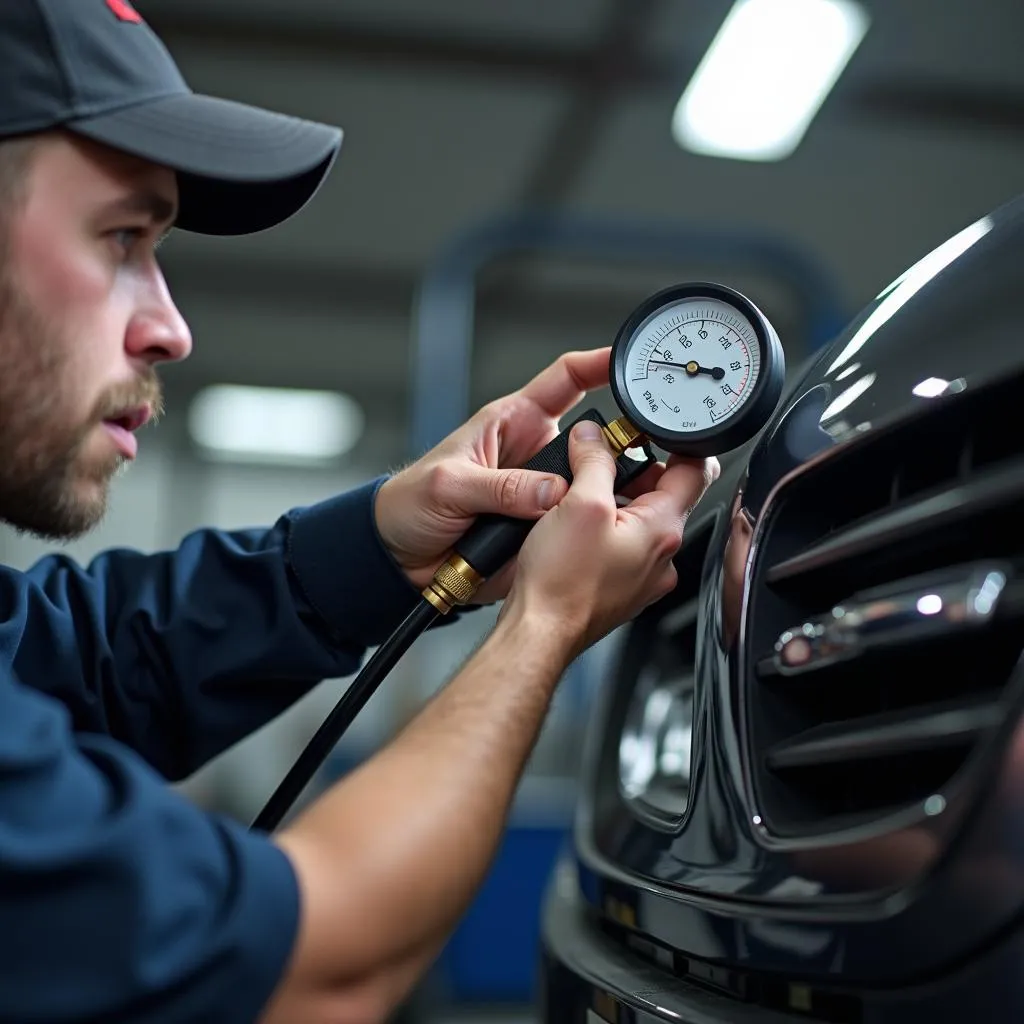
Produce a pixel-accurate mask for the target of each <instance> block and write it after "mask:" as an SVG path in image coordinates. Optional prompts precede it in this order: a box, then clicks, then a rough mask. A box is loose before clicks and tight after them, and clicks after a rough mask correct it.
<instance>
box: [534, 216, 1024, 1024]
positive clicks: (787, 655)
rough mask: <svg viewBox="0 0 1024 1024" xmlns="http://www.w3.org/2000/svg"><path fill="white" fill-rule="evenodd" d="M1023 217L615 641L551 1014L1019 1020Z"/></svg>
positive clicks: (1022, 970) (930, 298)
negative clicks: (672, 585) (665, 593)
mask: <svg viewBox="0 0 1024 1024" xmlns="http://www.w3.org/2000/svg"><path fill="white" fill-rule="evenodd" d="M1022 438H1024V198H1022V199H1021V200H1016V201H1013V202H1011V203H1009V204H1007V205H1006V206H1004V207H1002V208H1000V209H998V210H996V211H995V212H993V213H992V214H991V215H990V216H987V217H984V218H982V219H981V220H980V221H978V222H977V223H974V224H971V225H969V226H967V227H966V228H964V230H963V231H961V232H960V233H958V234H957V235H956V236H954V237H953V238H951V239H949V241H948V242H946V243H945V244H943V245H942V246H940V247H939V248H938V249H936V250H935V251H934V252H932V253H930V254H929V255H927V256H926V257H925V258H924V259H922V260H921V261H920V262H919V263H917V264H916V265H914V266H913V267H911V268H910V269H909V270H907V271H906V273H905V274H903V275H902V276H901V277H899V278H898V279H897V280H896V281H895V282H893V284H892V285H890V286H889V287H888V288H887V289H886V290H885V291H884V292H883V293H882V294H881V295H879V296H878V297H877V299H876V300H875V301H874V302H873V303H872V304H871V305H870V306H869V307H868V308H866V309H865V310H864V311H863V313H862V314H861V315H860V316H859V317H858V318H857V319H856V320H855V321H854V322H853V323H851V324H850V325H849V327H848V328H847V329H846V330H845V331H844V332H843V333H842V335H841V336H840V337H839V338H838V339H837V340H835V341H834V343H832V344H830V345H829V346H828V347H827V349H826V350H824V351H822V352H820V353H818V354H816V355H815V357H814V359H813V361H812V362H811V363H810V365H807V366H805V367H802V368H800V370H799V372H797V373H795V374H792V375H791V379H790V383H789V385H788V386H787V390H786V392H785V393H784V395H783V398H782V401H781V402H780V404H779V406H778V408H777V410H776V412H775V414H774V416H773V418H772V419H771V421H770V422H769V424H768V425H767V426H766V427H765V428H764V430H762V431H761V433H760V434H759V436H758V437H756V438H755V439H754V440H753V441H751V442H750V443H749V444H748V445H747V446H746V447H745V448H744V449H742V450H740V451H739V452H738V453H735V457H733V458H732V459H730V460H725V461H724V463H723V472H722V475H721V477H720V479H719V480H718V481H717V483H715V484H714V485H713V486H712V488H711V489H710V490H709V492H708V493H707V495H706V496H705V498H704V500H703V501H702V502H701V504H700V505H699V506H698V508H697V510H696V512H695V513H694V514H693V516H692V517H691V520H690V522H689V524H688V526H687V530H686V538H685V542H684V545H683V548H682V549H681V551H680V554H679V558H678V566H679V586H678V587H677V589H676V590H675V592H674V593H672V594H671V595H670V596H669V597H668V598H666V599H664V600H663V601H661V602H659V603H658V604H656V605H653V606H651V607H650V608H649V609H648V610H647V611H646V612H645V613H644V614H643V615H641V616H640V617H639V618H638V619H637V620H636V621H635V622H633V623H632V624H631V625H630V626H629V628H628V629H627V630H625V631H624V632H623V635H622V642H621V644H620V645H619V647H618V650H617V654H616V657H615V662H614V665H613V668H612V671H611V672H610V674H609V677H608V678H607V680H606V682H605V685H604V687H603V688H602V691H601V700H600V702H599V706H597V707H596V708H595V710H594V713H593V717H592V720H591V722H590V723H589V733H588V745H587V752H586V756H585V767H584V771H583V777H582V786H581V796H580V802H579V806H578V811H577V817H576V823H575V829H574V835H573V842H572V848H571V850H569V851H568V852H567V854H566V856H565V857H564V858H563V860H562V861H561V862H560V864H559V866H558V868H557V871H556V874H555V876H554V878H553V879H552V883H551V885H550V888H549V892H548V894H547V897H546V901H545V907H544V920H543V954H542V957H543V963H542V994H541V997H540V1000H541V1015H542V1019H543V1020H545V1021H547V1022H550V1024H602V1022H608V1024H623V1022H644V1024H653V1022H663V1021H682V1022H685V1024H742V1022H747V1021H756V1022H758V1024H767V1022H771V1021H778V1022H780V1024H781V1022H786V1024H789V1022H795V1021H801V1022H806V1021H819V1020H820V1021H842V1022H845V1021H851V1022H852V1021H864V1022H886V1024H888V1022H898V1024H916V1022H921V1024H940V1022H947V1021H956V1022H961V1021H969V1022H972V1024H973V1022H979V1021H1000V1022H1002V1021H1007V1022H1010V1021H1013V1022H1019V1021H1021V1020H1024V923H1022V911H1024V719H1022V717H1021V711H1022V701H1024V692H1022V686H1024V671H1022V668H1021V661H1020V659H1021V653H1022V646H1024V639H1022V638H1024V632H1022V620H1024V540H1022V534H1024V440H1022Z"/></svg>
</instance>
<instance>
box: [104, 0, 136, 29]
mask: <svg viewBox="0 0 1024 1024" xmlns="http://www.w3.org/2000/svg"><path fill="white" fill-rule="evenodd" d="M107 6H108V7H109V8H110V9H111V10H112V11H113V12H114V13H115V14H116V15H117V16H118V17H119V18H120V19H121V20H122V21H131V22H134V23H135V24H136V25H140V24H141V23H142V15H141V14H139V12H138V11H137V10H135V8H134V7H132V5H131V4H130V3H128V0H107Z"/></svg>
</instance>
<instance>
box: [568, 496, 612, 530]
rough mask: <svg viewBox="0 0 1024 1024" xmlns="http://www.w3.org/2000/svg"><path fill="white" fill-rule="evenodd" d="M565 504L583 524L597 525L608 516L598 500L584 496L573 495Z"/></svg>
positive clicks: (602, 504)
mask: <svg viewBox="0 0 1024 1024" xmlns="http://www.w3.org/2000/svg"><path fill="white" fill-rule="evenodd" d="M567 503H568V504H569V506H570V508H571V509H572V512H573V515H574V516H575V517H576V518H578V519H579V520H581V521H582V522H584V523H599V522H602V521H603V520H604V519H606V518H607V516H608V508H607V506H606V505H605V504H604V502H602V501H600V500H599V499H598V498H596V497H594V496H592V495H588V494H584V495H580V494H575V495H572V496H571V500H570V499H567Z"/></svg>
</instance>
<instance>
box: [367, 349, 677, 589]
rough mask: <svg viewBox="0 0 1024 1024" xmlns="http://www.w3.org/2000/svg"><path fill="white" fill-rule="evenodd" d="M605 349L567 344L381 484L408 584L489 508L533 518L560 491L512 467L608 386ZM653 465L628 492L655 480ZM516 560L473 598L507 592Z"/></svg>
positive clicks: (553, 481)
mask: <svg viewBox="0 0 1024 1024" xmlns="http://www.w3.org/2000/svg"><path fill="white" fill-rule="evenodd" d="M610 356H611V349H610V348H601V349H595V350H592V351H587V352H568V353H566V354H565V355H563V356H561V357H560V358H559V359H558V360H557V361H556V362H554V363H552V364H551V365H550V366H548V367H547V368H546V369H544V370H543V371H541V373H539V374H538V375H537V376H536V377H534V378H533V380H531V381H530V382H529V383H528V384H526V385H525V386H524V387H523V388H521V389H520V390H519V391H516V392H514V393H513V394H511V395H507V396H506V397H504V398H499V399H497V400H496V401H493V402H490V403H489V404H488V405H485V406H484V407H483V408H482V409H481V410H480V411H479V412H478V413H476V415H475V416H473V417H472V419H470V420H469V421H468V422H467V423H466V424H464V425H463V426H462V427H460V428H459V429H458V430H457V431H455V432H454V433H453V434H451V435H450V436H449V437H447V438H446V439H445V440H444V441H442V442H441V443H440V444H439V445H438V446H437V447H436V448H434V449H432V450H431V451H430V452H428V453H427V454H426V455H424V456H423V457H422V458H421V459H418V460H417V461H416V462H414V463H413V464H412V465H410V466H408V467H407V468H406V469H404V470H402V471H401V472H400V473H398V474H396V475H395V476H394V477H393V478H392V479H390V480H388V481H387V482H386V483H385V484H384V485H383V486H382V487H381V488H380V490H379V491H378V492H377V503H376V510H375V511H376V518H377V529H378V530H379V532H380V535H381V537H382V539H383V541H384V543H385V544H386V545H387V547H388V548H389V550H390V551H391V553H392V554H393V555H394V557H395V559H396V560H397V561H398V564H399V565H400V566H401V567H402V569H403V570H404V571H405V573H406V575H407V576H408V577H409V579H410V581H411V582H412V584H413V585H414V586H415V587H417V589H421V588H422V587H425V586H426V585H427V584H428V583H429V582H430V580H431V577H432V576H433V574H434V571H435V570H436V569H437V567H438V566H439V565H440V564H441V563H442V562H443V561H444V559H445V558H446V557H447V555H448V554H449V553H450V551H451V548H452V546H453V545H454V544H455V542H456V541H457V540H458V539H459V538H460V537H461V536H462V535H463V534H464V533H465V532H466V531H467V530H468V529H469V528H470V526H472V525H473V521H474V519H475V518H476V517H477V516H478V515H481V514H482V513H485V512H497V513H501V514H503V515H510V516H516V517H517V518H520V519H537V518H539V517H540V516H541V515H543V514H544V512H546V511H547V510H548V509H550V508H552V507H553V506H555V505H556V504H558V502H559V501H561V500H562V498H563V497H564V496H565V493H566V490H567V485H566V483H565V481H564V480H563V479H562V478H561V477H560V476H557V475H554V474H550V473H537V472H532V471H529V470H523V469H518V468H506V467H518V466H521V465H522V464H523V463H524V462H526V461H527V460H529V459H530V458H531V457H532V456H533V455H534V454H535V453H536V452H538V451H539V450H540V449H541V448H543V447H544V445H546V444H547V443H548V442H549V441H551V440H552V439H553V438H554V437H556V436H557V434H558V421H559V418H560V417H562V416H564V415H565V414H566V413H567V412H569V411H570V410H571V409H572V408H573V407H574V406H576V405H577V404H578V403H579V402H580V401H581V400H582V399H583V398H584V396H585V395H586V393H587V392H588V391H592V390H594V389H596V388H599V387H606V386H607V385H608V370H609V366H608V363H609V359H610ZM663 469H664V467H663V466H660V465H659V466H652V467H651V469H650V470H648V472H647V473H645V474H644V475H643V477H641V479H640V480H639V481H637V482H636V483H635V484H634V485H633V488H632V489H631V493H642V491H643V490H644V489H646V488H649V487H651V486H653V484H654V482H655V481H656V480H657V478H658V476H660V473H661V472H662V471H663ZM514 570H515V563H514V562H513V563H512V564H511V565H510V566H508V567H507V568H506V569H505V570H503V571H502V572H501V573H499V574H498V575H497V576H495V577H494V578H493V579H492V580H490V581H488V582H487V583H485V584H484V585H483V586H482V587H481V588H480V590H479V591H478V593H477V600H479V601H482V602H487V601H494V600H497V599H498V598H501V597H504V596H505V594H506V593H507V591H508V588H509V586H510V584H511V581H512V577H513V574H514Z"/></svg>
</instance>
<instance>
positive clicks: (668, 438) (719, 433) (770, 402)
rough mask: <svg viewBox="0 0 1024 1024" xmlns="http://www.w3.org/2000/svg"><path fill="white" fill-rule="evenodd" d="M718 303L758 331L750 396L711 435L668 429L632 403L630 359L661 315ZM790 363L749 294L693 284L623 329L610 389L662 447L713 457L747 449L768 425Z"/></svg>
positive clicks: (651, 303)
mask: <svg viewBox="0 0 1024 1024" xmlns="http://www.w3.org/2000/svg"><path fill="white" fill-rule="evenodd" d="M703 298H707V299H717V300H719V301H720V302H725V303H727V304H728V305H730V306H732V307H733V308H734V309H735V310H736V311H737V313H739V314H740V315H741V316H742V317H743V318H744V319H746V320H747V321H748V322H749V323H750V324H751V326H752V327H753V328H754V334H755V336H756V338H757V345H758V348H759V350H760V362H761V368H760V372H759V373H758V377H757V380H756V381H755V382H754V388H753V391H752V393H751V395H750V397H749V398H748V399H747V400H746V401H745V402H743V403H742V405H740V407H739V408H738V409H737V410H736V412H735V413H734V414H733V415H731V416H729V417H728V418H726V419H724V420H723V421H722V423H721V424H715V425H714V426H712V427H708V428H706V429H705V430H679V431H675V430H666V429H665V428H664V427H661V426H658V425H657V424H654V423H652V422H651V420H650V419H649V418H648V417H647V415H646V414H645V413H644V412H643V411H642V410H640V409H639V408H638V407H637V405H636V403H635V402H634V401H633V400H632V399H631V398H630V396H629V391H628V390H627V388H626V379H627V378H626V356H627V353H628V351H629V349H630V345H631V342H632V341H633V339H634V338H635V336H636V334H637V332H638V331H639V330H640V328H641V327H642V326H643V324H644V323H645V322H646V321H647V320H648V319H649V318H650V317H651V316H652V315H653V314H655V313H657V312H658V311H659V310H661V309H663V308H664V307H666V306H671V305H674V304H675V303H677V302H681V301H683V300H686V299H703ZM785 376H786V360H785V356H784V354H783V351H782V344H781V342H780V341H779V336H778V334H777V333H776V332H775V328H773V327H772V325H771V324H770V323H769V322H768V319H767V318H766V317H765V315H764V314H763V313H762V312H761V311H760V310H759V309H758V308H757V306H755V305H754V303H753V302H751V301H750V299H748V298H747V297H746V296H745V295H742V294H740V292H738V291H736V290H735V289H733V288H729V287H728V286H727V285H723V284H716V283H712V282H706V281H692V282H688V283H686V284H678V285H672V286H671V287H669V288H665V289H663V290H661V291H659V292H656V293H655V294H654V295H652V296H650V298H648V299H646V300H644V302H642V303H641V304H640V305H639V306H637V308H636V309H635V310H633V312H632V313H630V315H629V317H627V319H626V321H625V322H624V323H623V325H622V326H621V327H620V328H619V333H618V334H617V335H616V336H615V342H614V343H613V345H612V354H611V373H610V384H611V391H612V396H613V397H614V399H615V403H616V405H618V407H619V408H620V409H621V410H622V412H623V414H624V415H625V416H626V418H627V419H628V420H629V421H630V422H631V423H632V424H633V426H635V427H636V428H637V429H638V430H640V431H642V432H643V433H644V434H645V435H646V436H647V437H648V438H650V439H651V441H653V442H654V443H655V444H656V445H658V446H659V447H660V448H663V449H664V450H665V451H667V452H671V453H673V454H675V455H683V456H687V457H690V458H707V457H708V456H710V455H721V454H723V453H725V452H729V451H732V450H734V449H736V448H739V447H741V446H742V445H744V444H746V442H747V441H749V440H750V439H751V438H752V437H754V436H755V435H756V434H757V433H758V431H759V430H761V428H762V427H763V426H764V425H765V424H766V423H767V422H768V420H769V418H770V417H771V415H772V413H773V412H774V411H775V408H776V406H777V405H778V403H779V399H780V398H781V397H782V386H783V382H784V380H785Z"/></svg>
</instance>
